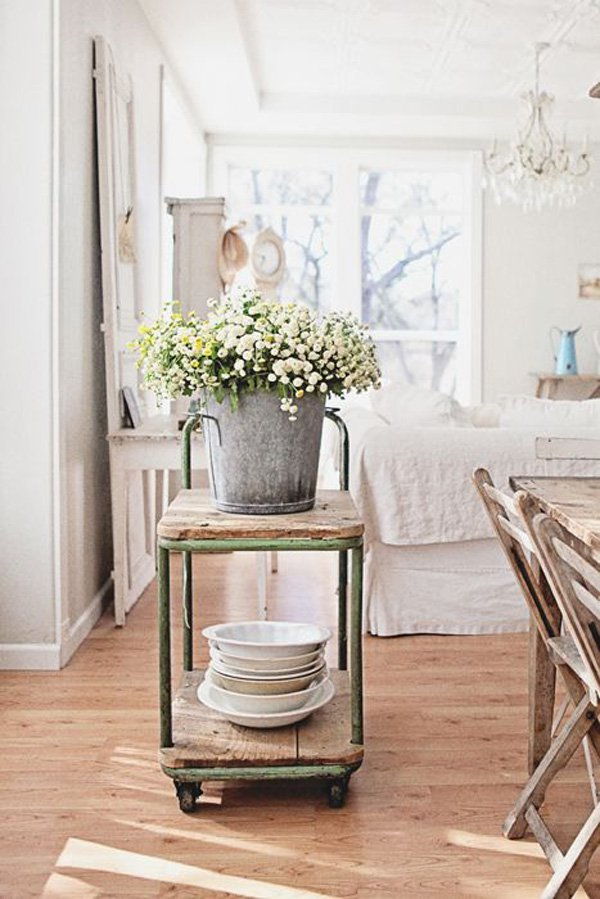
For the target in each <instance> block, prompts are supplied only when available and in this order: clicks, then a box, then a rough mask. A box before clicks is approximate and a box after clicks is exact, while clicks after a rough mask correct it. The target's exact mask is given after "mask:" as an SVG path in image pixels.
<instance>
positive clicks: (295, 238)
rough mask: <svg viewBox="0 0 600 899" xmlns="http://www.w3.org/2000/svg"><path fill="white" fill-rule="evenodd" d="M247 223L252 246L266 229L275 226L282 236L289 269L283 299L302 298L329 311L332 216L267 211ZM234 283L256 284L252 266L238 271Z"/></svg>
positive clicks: (282, 287)
mask: <svg viewBox="0 0 600 899" xmlns="http://www.w3.org/2000/svg"><path fill="white" fill-rule="evenodd" d="M247 222H248V223H247V226H246V228H245V229H244V232H243V233H244V239H245V240H246V241H247V243H248V245H249V246H250V247H251V246H252V243H253V241H254V238H255V237H256V235H257V234H258V233H259V231H262V230H263V228H269V227H270V228H272V229H273V230H274V231H275V232H276V233H277V234H279V236H280V237H281V238H282V239H283V243H284V247H285V264H286V271H285V276H284V279H283V281H282V282H281V284H280V286H279V289H278V294H279V297H280V299H282V300H286V301H294V302H298V301H300V302H303V303H306V304H307V305H309V306H310V307H311V308H312V309H314V310H315V311H319V312H325V311H327V310H328V309H329V308H330V300H331V262H330V256H329V254H328V247H329V246H330V244H331V224H330V221H329V219H328V218H326V217H325V216H320V215H311V214H309V213H305V212H302V211H301V210H298V212H294V213H290V214H286V215H276V214H269V213H268V211H265V212H264V213H263V212H261V213H260V215H258V214H257V215H252V216H251V218H250V219H249V220H247ZM235 283H236V285H239V286H249V287H250V286H253V285H254V279H253V276H252V272H251V269H250V267H249V266H248V267H246V268H245V269H243V270H242V271H241V272H239V273H238V276H237V277H236V281H235Z"/></svg>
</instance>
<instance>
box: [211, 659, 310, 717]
mask: <svg viewBox="0 0 600 899" xmlns="http://www.w3.org/2000/svg"><path fill="white" fill-rule="evenodd" d="M217 677H218V675H217ZM325 677H326V675H325V674H321V675H320V676H319V677H318V678H315V680H314V681H313V682H312V683H311V684H309V685H308V687H307V688H306V689H305V690H297V691H296V692H294V693H275V694H267V695H264V696H254V695H252V694H249V693H233V692H231V691H230V690H224V689H223V688H222V687H219V685H218V684H217V682H216V681H215V675H214V673H213V672H211V671H210V670H209V671H207V672H206V680H207V681H208V683H209V684H210V686H211V688H212V690H213V692H214V695H215V697H216V698H217V699H219V698H223V697H224V698H225V703H226V705H227V707H228V708H229V707H230V708H232V709H234V710H235V711H237V712H244V713H249V714H253V715H265V714H271V713H272V712H293V711H294V710H295V709H299V708H300V706H303V705H306V703H307V702H309V701H310V699H311V698H312V696H313V694H314V692H315V690H318V689H319V687H320V686H321V684H322V683H323V681H324V680H325Z"/></svg>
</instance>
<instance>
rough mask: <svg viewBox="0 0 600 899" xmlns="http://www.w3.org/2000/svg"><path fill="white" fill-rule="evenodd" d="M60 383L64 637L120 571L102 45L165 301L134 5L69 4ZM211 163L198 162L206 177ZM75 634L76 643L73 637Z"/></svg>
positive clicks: (153, 56)
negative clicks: (122, 95) (110, 446)
mask: <svg viewBox="0 0 600 899" xmlns="http://www.w3.org/2000/svg"><path fill="white" fill-rule="evenodd" d="M60 10H61V14H60V26H61V39H60V47H61V74H60V86H61V96H60V101H61V110H62V115H61V128H60V137H61V140H60V173H61V190H60V305H61V314H60V330H61V341H60V380H61V434H62V460H61V496H62V500H63V514H62V522H63V540H62V546H63V565H62V571H63V597H64V603H63V633H65V634H67V635H68V634H69V632H71V631H72V630H73V628H74V626H76V624H77V621H78V620H81V616H83V618H84V620H85V621H86V622H87V624H86V626H87V625H89V624H90V623H92V620H93V617H94V616H95V615H97V614H98V612H99V610H100V602H99V599H100V597H101V595H102V593H103V592H104V589H105V587H106V585H107V584H108V578H109V576H110V571H111V567H112V540H111V528H110V499H109V496H110V494H109V469H108V452H107V445H106V440H105V436H106V407H105V387H104V353H103V346H102V335H101V333H100V323H101V320H102V295H101V280H100V252H99V231H98V215H99V213H98V200H97V181H96V156H95V120H94V102H93V81H92V41H93V38H94V36H96V35H102V36H103V37H105V38H106V40H107V41H108V43H109V44H110V46H111V48H112V50H113V53H114V56H115V61H116V64H117V66H118V68H119V69H120V71H122V72H124V73H129V74H131V76H132V79H133V92H134V107H135V111H134V115H135V151H136V152H135V156H136V167H137V171H136V179H137V196H136V198H135V202H136V208H137V224H138V233H137V258H138V269H139V274H140V281H139V283H140V297H141V299H142V304H143V307H144V309H145V310H147V311H149V312H150V313H151V314H154V313H155V312H156V311H157V310H158V308H159V305H160V302H161V214H162V201H161V170H160V162H161V159H160V157H161V128H160V114H161V87H160V85H161V66H163V65H166V64H167V60H166V59H165V57H164V54H163V52H162V50H161V47H160V45H159V44H158V42H157V40H156V39H155V37H154V34H153V32H152V31H151V29H150V26H149V24H148V21H147V20H146V18H145V16H144V14H143V12H142V10H141V8H140V6H139V5H138V3H137V2H136V0H61V2H60ZM202 167H203V160H202V159H201V158H199V159H198V168H199V172H200V171H201V168H202ZM66 639H68V637H67V638H66Z"/></svg>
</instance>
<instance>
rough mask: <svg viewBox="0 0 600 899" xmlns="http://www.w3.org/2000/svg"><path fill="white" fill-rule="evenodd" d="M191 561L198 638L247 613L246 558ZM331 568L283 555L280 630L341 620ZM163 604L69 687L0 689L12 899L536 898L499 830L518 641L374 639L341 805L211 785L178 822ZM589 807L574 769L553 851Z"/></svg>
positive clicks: (34, 680)
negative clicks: (209, 626)
mask: <svg viewBox="0 0 600 899" xmlns="http://www.w3.org/2000/svg"><path fill="white" fill-rule="evenodd" d="M196 562H197V563H198V562H199V563H200V566H198V564H197V565H196V583H197V585H198V587H199V588H200V592H201V594H202V604H203V614H204V621H205V622H206V623H212V622H216V621H218V620H224V619H227V618H229V617H234V616H235V617H238V618H242V617H244V618H248V617H254V615H255V593H254V584H255V578H254V559H253V557H252V556H245V555H244V554H238V555H236V556H231V555H222V556H217V557H215V556H213V557H209V558H204V559H197V560H196ZM333 566H334V561H333V559H332V558H329V559H325V558H324V557H323V556H318V555H316V556H307V555H294V554H288V555H283V556H282V557H281V559H280V573H279V574H278V575H275V576H274V577H273V579H272V581H271V584H270V592H271V601H270V610H271V617H277V616H281V617H283V616H286V617H289V618H296V619H303V618H306V617H309V618H312V617H313V616H314V617H315V618H316V619H317V620H319V621H321V622H324V623H327V622H331V621H332V620H333V617H334V600H333V598H332V597H333V591H334V587H335V585H334V573H333V570H332V569H333ZM177 580H178V572H177V571H175V572H174V581H177ZM154 600H155V592H154V587H151V588H150V589H149V590H148V591H147V593H146V595H145V596H144V597H143V598H142V599H141V600H140V602H139V603H138V605H137V606H136V608H135V609H134V610H133V611H132V613H131V614H130V616H129V619H128V623H127V627H126V628H125V629H124V630H120V631H119V630H115V629H114V628H113V626H112V620H111V617H110V615H108V614H107V615H105V616H104V618H103V619H102V620H101V622H100V623H99V625H98V627H96V628H95V630H94V631H93V633H92V634H91V636H90V638H89V639H88V641H87V642H86V644H85V645H84V646H83V647H82V648H81V649H80V650H79V652H78V653H77V655H76V656H75V658H74V659H73V660H72V662H71V664H70V665H69V666H68V667H67V668H66V669H65V670H64V671H61V672H57V673H31V674H30V673H22V672H21V673H4V674H2V675H1V676H0V685H1V704H0V709H1V710H0V734H1V741H2V755H1V758H2V765H1V768H0V791H1V809H2V817H1V819H0V820H1V824H0V829H1V832H2V833H1V840H0V896H2V897H11V899H12V897H15V899H17V897H19V899H20V897H25V896H43V897H61V899H62V897H80V899H91V897H98V896H126V897H127V896H178V897H192V896H194V897H196V896H197V897H204V896H236V897H237V896H249V897H261V899H262V897H265V899H271V897H277V899H300V897H303V899H316V897H358V899H367V897H369V899H377V897H382V899H383V897H386V899H388V897H413V896H436V897H442V896H452V897H455V896H465V897H492V899H495V897H534V896H537V895H539V891H540V890H541V888H542V886H543V885H544V883H545V882H546V880H547V878H548V876H549V874H548V868H547V865H546V862H545V860H543V859H542V858H541V852H540V850H539V849H538V848H537V846H536V845H535V844H533V843H532V842H531V841H530V840H529V839H526V840H523V841H518V842H508V841H507V840H504V839H503V837H502V836H501V834H500V825H501V822H502V819H503V817H504V814H505V812H506V811H507V809H508V808H509V806H510V804H511V803H512V801H513V800H514V799H515V797H516V794H517V791H518V789H519V788H520V786H521V785H522V784H523V782H524V780H525V777H526V772H525V761H526V740H525V733H526V711H527V709H526V638H525V636H524V635H518V636H514V635H512V636H506V635H505V636H492V637H430V636H425V637H410V638H395V639H374V638H367V639H366V647H365V650H366V652H365V655H366V724H367V756H366V760H365V764H364V765H363V768H362V769H361V770H360V771H359V772H358V773H357V774H356V775H354V777H353V779H352V783H351V787H350V793H349V798H348V802H347V805H346V807H345V808H344V809H342V810H339V811H334V810H330V809H328V808H327V806H326V803H325V801H324V797H323V795H322V790H321V788H320V787H319V786H317V785H316V784H309V785H306V784H294V785H290V784H269V785H267V786H265V785H256V784H240V785H229V786H228V787H226V788H225V789H224V790H222V789H221V787H220V786H219V785H213V786H212V788H211V789H210V792H209V793H208V795H206V796H205V797H203V799H204V802H203V804H202V806H201V808H200V810H199V811H198V812H197V813H196V814H194V815H193V816H186V815H183V814H181V812H180V811H179V809H178V806H177V803H176V800H175V796H174V792H173V788H172V784H171V782H170V781H169V780H168V779H167V778H166V777H165V776H164V775H163V774H162V773H161V771H160V770H159V768H158V766H157V764H156V739H157V715H156V694H157V689H156V668H157V652H156V629H155V601H154ZM177 603H178V601H177ZM175 611H176V613H178V609H176V610H175ZM176 617H179V616H178V614H176ZM177 636H179V633H178V634H177ZM197 642H198V644H200V643H201V640H200V639H198V641H197ZM589 803H590V797H589V788H588V787H587V784H586V782H585V779H584V773H583V767H582V761H581V759H580V758H578V759H577V760H576V763H575V764H574V766H572V767H571V768H570V769H569V770H568V771H567V772H566V773H565V774H564V776H563V777H562V780H561V782H560V783H559V784H557V785H556V787H555V788H554V789H553V792H552V794H551V796H550V802H549V804H548V808H549V810H550V815H549V816H550V819H551V820H552V818H553V817H554V820H556V819H558V820H559V821H560V822H562V823H561V826H559V827H557V836H558V837H559V838H565V837H569V836H570V835H571V833H572V831H573V827H574V826H575V824H576V823H577V822H578V821H579V819H580V816H581V815H582V814H583V812H584V810H587V809H588V807H589ZM587 892H588V895H589V896H592V897H599V896H600V859H598V860H597V861H595V862H594V863H593V866H592V871H591V873H590V876H589V878H588V881H587Z"/></svg>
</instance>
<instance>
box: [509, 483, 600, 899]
mask: <svg viewBox="0 0 600 899" xmlns="http://www.w3.org/2000/svg"><path fill="white" fill-rule="evenodd" d="M515 506H516V509H517V511H518V512H519V513H520V515H521V518H522V520H523V522H524V525H525V527H526V529H527V532H528V534H529V536H530V537H531V540H532V543H533V545H534V547H535V550H536V552H537V555H538V558H539V560H540V562H541V565H542V567H543V570H544V572H545V575H546V578H547V581H548V583H549V585H550V586H551V588H552V591H553V593H554V596H555V597H556V601H557V605H558V606H559V608H560V611H561V613H562V616H563V622H564V629H565V633H564V634H558V635H556V636H553V637H550V638H549V639H548V641H547V646H548V649H549V651H550V653H551V654H552V657H553V659H554V661H555V663H556V664H557V666H558V667H559V670H561V672H562V673H563V675H567V673H568V676H567V677H566V678H565V682H566V683H567V686H569V685H571V688H572V689H571V692H570V695H571V698H572V699H573V701H574V703H576V705H575V709H574V711H573V713H572V714H571V716H570V717H569V719H568V721H567V723H566V725H565V726H564V728H563V730H562V731H561V733H560V734H559V735H558V736H557V737H556V738H555V740H554V741H553V742H552V744H551V746H550V748H549V749H548V751H547V753H546V755H545V756H544V758H543V759H542V760H541V762H540V763H539V765H538V766H537V768H536V769H535V771H534V773H533V775H532V776H531V778H530V779H529V781H528V783H527V785H526V786H525V788H524V790H523V791H522V793H521V795H520V796H519V798H518V800H517V802H516V804H515V806H514V808H513V809H512V811H511V813H510V814H509V816H508V818H507V819H506V822H505V825H504V833H505V835H506V836H507V837H509V838H511V839H515V838H518V837H521V836H523V834H524V833H525V830H526V828H527V825H529V827H530V828H531V830H532V832H533V834H534V836H535V837H536V839H537V840H538V842H539V844H540V846H541V847H542V849H543V850H544V852H545V854H546V856H547V858H548V861H549V862H550V865H551V866H552V868H553V869H554V874H553V876H552V878H551V879H550V881H549V882H548V884H547V886H546V888H545V890H544V892H543V893H542V897H543V899H551V897H560V899H563V897H570V896H572V895H573V894H574V893H575V892H576V890H577V889H578V887H579V886H580V884H581V882H582V881H583V878H584V877H585V875H586V873H587V870H588V867H589V863H590V860H591V858H592V855H593V853H594V851H595V850H596V848H597V846H598V845H599V844H600V805H598V804H595V805H594V809H593V811H592V813H591V814H590V816H589V817H588V819H587V820H586V821H585V823H584V824H583V826H582V828H581V830H580V831H579V833H578V834H577V836H576V838H575V839H574V841H573V842H572V843H571V846H570V847H569V849H568V850H567V852H566V853H564V854H563V853H562V852H561V851H560V849H559V848H558V846H557V845H556V842H555V840H554V838H553V837H552V834H551V833H550V830H549V829H548V826H547V824H546V822H545V821H544V820H543V818H542V816H541V815H540V812H539V809H540V808H541V806H542V804H543V802H544V796H545V793H546V790H547V789H548V787H549V785H550V783H551V782H552V781H553V780H554V778H555V777H556V775H557V774H558V772H559V771H560V770H562V768H564V766H565V765H566V764H567V762H568V761H569V759H571V757H572V756H573V754H574V752H575V750H576V749H577V748H578V746H579V745H580V744H581V743H583V741H584V739H585V738H586V736H589V738H590V741H591V742H592V744H593V745H594V748H595V749H596V751H597V750H598V748H599V747H600V742H599V740H598V735H599V733H600V730H599V725H598V713H599V711H600V572H599V571H598V568H597V566H596V565H595V564H594V562H593V559H592V558H591V555H590V552H589V550H588V548H587V547H586V546H585V545H584V544H582V543H581V542H580V541H578V540H577V539H576V538H575V537H573V536H572V535H571V534H570V533H568V532H567V531H566V530H565V529H564V528H563V527H561V525H560V524H558V523H557V522H555V521H552V520H551V519H550V518H548V517H547V516H546V515H542V514H540V513H539V512H538V510H537V508H536V506H535V503H534V501H533V500H532V498H531V497H528V496H527V495H526V494H524V493H521V494H517V495H516V496H515ZM577 696H579V699H577Z"/></svg>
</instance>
